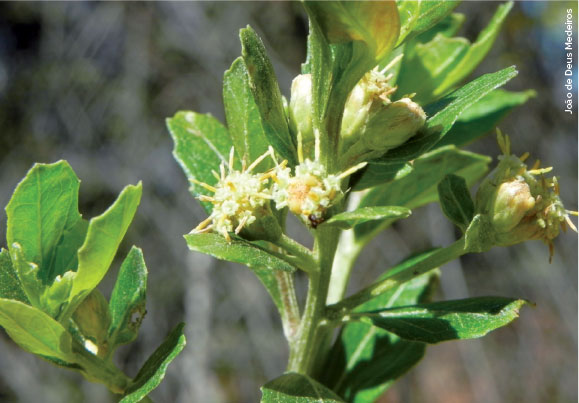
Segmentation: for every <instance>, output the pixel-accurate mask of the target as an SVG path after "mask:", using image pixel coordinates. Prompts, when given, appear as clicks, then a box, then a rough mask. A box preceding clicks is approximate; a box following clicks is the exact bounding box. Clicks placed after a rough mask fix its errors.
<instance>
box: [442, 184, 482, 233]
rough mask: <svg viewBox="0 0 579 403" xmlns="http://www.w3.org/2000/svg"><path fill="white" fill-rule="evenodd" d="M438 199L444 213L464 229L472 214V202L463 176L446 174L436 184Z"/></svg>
mask: <svg viewBox="0 0 579 403" xmlns="http://www.w3.org/2000/svg"><path fill="white" fill-rule="evenodd" d="M438 199H439V200H440V207H441V208H442V211H443V212H444V215H445V216H446V217H447V218H448V219H449V220H450V221H452V222H453V223H454V224H455V225H456V226H458V227H459V228H460V229H461V230H462V231H463V232H464V231H466V229H467V227H468V226H469V224H470V222H471V220H472V218H473V216H474V202H473V201H472V197H471V195H470V192H469V190H468V187H467V185H466V180H464V178H463V177H460V176H456V175H453V174H449V175H446V176H445V177H444V179H443V180H442V181H440V183H439V184H438Z"/></svg>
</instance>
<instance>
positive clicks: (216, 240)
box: [185, 234, 295, 272]
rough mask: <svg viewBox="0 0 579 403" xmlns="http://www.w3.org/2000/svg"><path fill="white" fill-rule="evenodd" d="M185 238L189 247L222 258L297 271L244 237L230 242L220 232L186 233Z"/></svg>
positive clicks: (274, 268) (250, 264)
mask: <svg viewBox="0 0 579 403" xmlns="http://www.w3.org/2000/svg"><path fill="white" fill-rule="evenodd" d="M185 240H186V241H187V245H188V246H189V249H191V250H194V251H197V252H201V253H205V254H207V255H211V256H213V257H216V258H217V259H220V260H228V261H230V262H235V263H241V264H244V265H246V266H248V267H250V268H254V267H255V268H262V269H269V270H276V269H277V270H284V271H289V272H292V271H295V268H294V267H293V266H291V265H290V264H289V263H286V262H285V261H283V260H281V259H280V258H278V257H275V256H274V255H271V254H270V253H268V252H267V251H266V250H264V249H262V248H260V247H259V246H257V245H255V244H252V243H250V242H247V241H244V240H242V239H233V240H231V242H228V241H227V240H225V238H223V237H222V236H221V235H218V234H188V235H185Z"/></svg>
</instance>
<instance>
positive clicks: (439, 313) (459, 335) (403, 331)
mask: <svg viewBox="0 0 579 403" xmlns="http://www.w3.org/2000/svg"><path fill="white" fill-rule="evenodd" d="M525 303H526V301H524V300H521V299H518V300H517V299H512V298H503V297H479V298H469V299H462V300H453V301H443V302H435V303H431V304H420V305H415V306H408V307H402V308H391V309H384V310H381V311H373V312H365V313H360V314H353V315H352V316H353V317H355V318H356V319H359V320H361V321H363V322H365V323H368V324H373V325H374V326H377V327H380V328H382V329H384V330H387V331H389V332H392V333H394V334H396V335H398V336H399V337H401V338H403V339H405V340H411V341H420V342H423V343H439V342H441V341H446V340H458V339H473V338H478V337H482V336H484V335H486V334H487V333H489V332H490V331H492V330H495V329H497V328H499V327H502V326H505V325H508V324H509V323H511V322H512V321H513V320H514V319H516V318H517V317H518V316H519V309H520V308H521V306H523V305H524V304H525Z"/></svg>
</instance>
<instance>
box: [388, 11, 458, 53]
mask: <svg viewBox="0 0 579 403" xmlns="http://www.w3.org/2000/svg"><path fill="white" fill-rule="evenodd" d="M406 3H418V6H417V7H416V6H411V5H408V4H406ZM396 4H397V6H398V9H399V11H400V13H401V14H402V13H403V12H406V13H407V14H410V17H407V18H405V19H404V20H405V21H406V24H401V25H402V26H401V28H400V37H399V38H398V43H397V45H396V46H398V45H399V44H400V43H402V42H403V41H404V39H405V37H406V36H407V35H408V34H410V33H412V34H413V35H415V34H418V33H421V32H424V31H426V30H428V29H430V28H432V27H433V26H434V25H436V24H437V23H439V22H440V21H442V20H444V18H445V17H447V16H448V15H449V14H450V13H451V12H452V10H454V9H455V8H456V6H458V5H459V4H460V1H446V0H444V1H440V0H436V1H435V0H432V1H430V0H427V1H424V0H423V1H404V0H397V1H396ZM401 19H402V17H401Z"/></svg>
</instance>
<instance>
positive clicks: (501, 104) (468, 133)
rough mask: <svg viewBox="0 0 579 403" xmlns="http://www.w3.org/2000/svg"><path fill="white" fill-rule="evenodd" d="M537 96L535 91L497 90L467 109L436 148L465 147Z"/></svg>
mask: <svg viewBox="0 0 579 403" xmlns="http://www.w3.org/2000/svg"><path fill="white" fill-rule="evenodd" d="M535 96H536V93H535V91H533V90H527V91H521V92H511V91H505V90H502V89H496V90H494V91H492V92H491V93H489V94H488V95H486V96H485V97H484V98H481V99H480V100H479V101H477V102H476V103H474V104H473V105H471V106H470V107H469V108H468V109H466V110H465V111H464V112H463V113H462V115H460V117H459V118H458V120H457V121H456V123H455V124H454V126H452V128H451V129H450V131H449V132H448V133H447V134H446V135H445V136H444V138H443V139H442V140H440V142H438V143H437V144H436V147H441V146H445V145H448V144H455V145H456V146H463V145H465V144H468V143H470V142H471V141H473V140H476V139H477V138H479V137H480V136H482V135H484V134H486V133H489V132H490V131H492V130H494V129H495V127H496V126H497V125H498V124H499V122H500V121H501V120H502V119H503V118H504V117H505V116H506V115H507V114H509V113H510V111H511V110H512V109H513V108H515V107H517V106H519V105H522V104H524V103H525V102H527V101H528V100H529V99H530V98H533V97H535Z"/></svg>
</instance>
